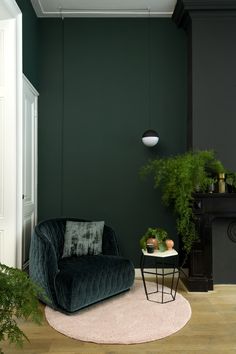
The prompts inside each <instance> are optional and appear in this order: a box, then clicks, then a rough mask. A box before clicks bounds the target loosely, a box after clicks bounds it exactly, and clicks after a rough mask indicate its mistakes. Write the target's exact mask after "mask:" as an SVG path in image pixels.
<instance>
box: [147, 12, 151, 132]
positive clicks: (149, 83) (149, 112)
mask: <svg viewBox="0 0 236 354" xmlns="http://www.w3.org/2000/svg"><path fill="white" fill-rule="evenodd" d="M147 33H148V41H147V42H148V43H147V44H148V53H147V54H148V60H147V63H148V127H149V129H151V17H150V8H148V23H147Z"/></svg>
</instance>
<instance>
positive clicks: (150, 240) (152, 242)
mask: <svg viewBox="0 0 236 354" xmlns="http://www.w3.org/2000/svg"><path fill="white" fill-rule="evenodd" d="M147 244H149V245H151V244H152V245H154V248H155V249H157V248H158V243H157V239H156V238H155V237H149V238H148V239H147V241H146V245H147Z"/></svg>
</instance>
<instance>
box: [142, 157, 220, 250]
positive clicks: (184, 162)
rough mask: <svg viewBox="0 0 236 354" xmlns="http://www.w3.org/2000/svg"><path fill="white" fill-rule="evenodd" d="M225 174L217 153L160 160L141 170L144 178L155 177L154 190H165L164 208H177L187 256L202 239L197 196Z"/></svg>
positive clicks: (163, 191) (175, 211) (175, 210)
mask: <svg viewBox="0 0 236 354" xmlns="http://www.w3.org/2000/svg"><path fill="white" fill-rule="evenodd" d="M224 171H225V168H224V166H223V165H222V163H221V162H220V161H219V160H217V159H216V156H215V153H214V152H213V151H196V152H191V151H190V152H186V153H184V154H182V155H176V156H173V157H163V158H156V159H154V160H152V161H149V162H148V163H147V165H145V166H144V167H143V168H142V169H141V175H143V176H145V175H148V174H152V175H153V177H154V187H155V188H160V189H161V191H162V201H163V203H164V205H166V206H170V207H172V208H173V210H174V213H175V215H176V217H177V220H176V226H177V232H178V234H179V236H180V237H181V238H182V242H183V250H184V251H185V252H186V254H188V253H189V252H190V250H191V248H192V245H193V243H194V241H196V240H197V239H198V234H197V230H196V228H195V223H194V215H193V211H192V205H193V200H194V196H193V194H194V192H196V191H201V192H206V191H208V190H209V188H210V187H211V186H212V185H213V184H214V183H215V181H216V177H215V176H216V173H219V172H224Z"/></svg>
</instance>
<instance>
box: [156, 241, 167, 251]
mask: <svg viewBox="0 0 236 354" xmlns="http://www.w3.org/2000/svg"><path fill="white" fill-rule="evenodd" d="M158 249H159V251H160V252H165V251H166V243H165V242H159V243H158Z"/></svg>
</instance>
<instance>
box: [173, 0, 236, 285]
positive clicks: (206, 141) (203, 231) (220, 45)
mask: <svg viewBox="0 0 236 354" xmlns="http://www.w3.org/2000/svg"><path fill="white" fill-rule="evenodd" d="M172 19H173V21H174V22H175V23H176V25H177V26H178V27H179V28H182V29H184V30H185V31H186V34H187V40H188V93H187V95H188V121H187V126H188V136H187V146H188V148H189V149H194V150H199V149H214V150H215V151H216V152H217V156H218V157H219V159H220V160H221V161H222V162H223V164H224V165H225V166H226V167H227V168H228V169H230V170H233V171H235V170H236V155H235V154H234V153H232V151H235V129H236V123H234V122H235V116H236V100H235V96H236V69H235V62H236V46H235V40H236V37H235V35H234V33H236V0H177V4H176V7H175V10H174V13H173V16H172ZM193 211H194V214H195V216H196V227H197V228H198V231H199V234H200V239H199V242H197V243H196V244H195V245H194V247H193V250H192V252H191V255H190V260H189V275H188V277H187V278H186V279H185V283H186V286H187V288H188V290H189V291H208V290H213V286H214V274H213V256H212V255H213V250H212V243H213V242H212V224H213V222H214V221H215V220H218V219H222V220H224V222H226V223H227V227H226V230H227V232H225V234H224V235H222V237H229V239H230V240H231V241H232V243H231V245H232V247H235V253H236V237H235V224H236V222H233V223H232V219H234V218H235V219H236V193H235V194H234V193H232V194H230V193H222V194H218V193H212V194H196V195H195V202H194V209H193ZM227 220H228V221H227ZM235 221H236V220H235ZM216 224H217V223H216ZM230 247H231V246H230ZM221 254H222V255H221V257H223V255H224V254H225V257H227V251H226V252H222V253H221ZM220 261H221V262H224V260H223V259H220ZM233 268H234V260H233V259H232V270H231V271H233ZM228 271H229V269H225V272H228Z"/></svg>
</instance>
